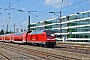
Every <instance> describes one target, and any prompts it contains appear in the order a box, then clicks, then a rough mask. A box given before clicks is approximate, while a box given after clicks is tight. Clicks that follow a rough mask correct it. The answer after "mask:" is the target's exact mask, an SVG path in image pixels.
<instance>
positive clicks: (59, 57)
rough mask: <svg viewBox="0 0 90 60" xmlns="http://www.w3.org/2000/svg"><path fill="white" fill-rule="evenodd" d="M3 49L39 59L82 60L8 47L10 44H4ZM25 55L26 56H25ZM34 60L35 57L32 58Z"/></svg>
mask: <svg viewBox="0 0 90 60" xmlns="http://www.w3.org/2000/svg"><path fill="white" fill-rule="evenodd" d="M2 45H3V47H4V48H5V49H7V50H10V51H13V52H16V53H19V54H22V55H26V56H28V57H31V56H29V55H33V56H37V57H39V58H38V59H46V60H80V59H77V58H72V57H67V56H62V55H58V54H52V53H47V52H42V51H38V50H34V49H29V48H24V47H20V46H19V47H17V46H13V45H8V44H2ZM23 53H24V54H23ZM32 58H34V57H32Z"/></svg>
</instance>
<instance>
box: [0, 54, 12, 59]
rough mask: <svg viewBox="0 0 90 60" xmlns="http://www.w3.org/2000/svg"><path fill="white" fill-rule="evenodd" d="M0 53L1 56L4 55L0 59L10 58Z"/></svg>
mask: <svg viewBox="0 0 90 60" xmlns="http://www.w3.org/2000/svg"><path fill="white" fill-rule="evenodd" d="M0 55H1V56H2V57H4V58H0V59H3V60H4V59H6V60H11V59H10V58H9V57H8V56H5V55H4V54H2V53H0Z"/></svg>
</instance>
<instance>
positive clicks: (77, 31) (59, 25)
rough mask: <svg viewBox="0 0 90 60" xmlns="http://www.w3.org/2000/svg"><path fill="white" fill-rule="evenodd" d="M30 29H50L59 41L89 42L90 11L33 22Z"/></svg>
mask: <svg viewBox="0 0 90 60" xmlns="http://www.w3.org/2000/svg"><path fill="white" fill-rule="evenodd" d="M30 29H31V30H42V29H49V30H52V31H53V32H55V35H56V40H57V41H61V42H64V41H69V42H90V11H85V12H79V13H76V14H72V15H69V16H63V17H61V18H54V19H49V20H45V21H40V22H37V23H33V24H31V27H30Z"/></svg>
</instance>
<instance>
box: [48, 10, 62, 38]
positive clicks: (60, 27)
mask: <svg viewBox="0 0 90 60" xmlns="http://www.w3.org/2000/svg"><path fill="white" fill-rule="evenodd" d="M49 13H54V15H57V14H56V13H60V15H57V16H59V23H60V38H61V11H60V12H49Z"/></svg>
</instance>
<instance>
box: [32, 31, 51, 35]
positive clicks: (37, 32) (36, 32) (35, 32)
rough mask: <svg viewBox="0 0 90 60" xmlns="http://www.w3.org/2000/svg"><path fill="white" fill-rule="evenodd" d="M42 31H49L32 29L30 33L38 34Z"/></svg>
mask: <svg viewBox="0 0 90 60" xmlns="http://www.w3.org/2000/svg"><path fill="white" fill-rule="evenodd" d="M42 32H51V31H50V30H34V31H32V32H31V33H30V34H40V33H42Z"/></svg>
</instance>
